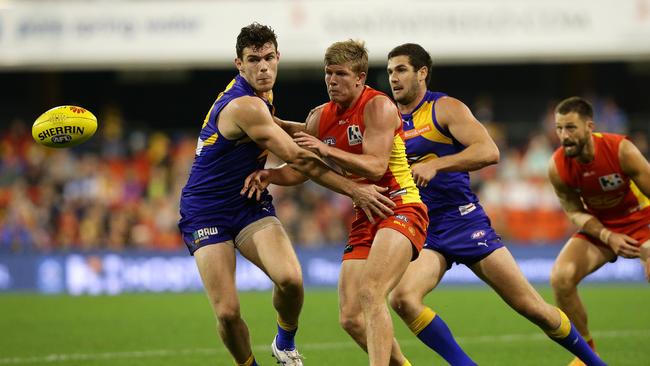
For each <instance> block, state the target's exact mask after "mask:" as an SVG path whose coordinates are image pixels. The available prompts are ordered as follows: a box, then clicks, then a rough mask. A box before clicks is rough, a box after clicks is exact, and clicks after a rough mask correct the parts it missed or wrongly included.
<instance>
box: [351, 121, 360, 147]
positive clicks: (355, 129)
mask: <svg viewBox="0 0 650 366" xmlns="http://www.w3.org/2000/svg"><path fill="white" fill-rule="evenodd" d="M362 142H363V135H362V134H361V129H360V128H359V126H357V125H352V126H348V144H349V145H350V146H354V145H359V144H360V143H362Z"/></svg>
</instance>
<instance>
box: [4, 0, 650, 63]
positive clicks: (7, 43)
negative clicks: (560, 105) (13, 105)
mask: <svg viewBox="0 0 650 366" xmlns="http://www.w3.org/2000/svg"><path fill="white" fill-rule="evenodd" d="M254 21H257V22H259V23H262V24H267V25H270V26H272V27H273V28H274V29H275V30H276V33H277V34H278V41H279V44H280V45H279V49H280V51H281V53H282V58H283V62H284V63H285V65H286V63H292V64H306V65H320V64H321V62H322V57H323V53H324V50H325V49H326V48H327V46H328V45H330V44H331V43H332V42H335V41H340V40H345V39H349V38H353V39H362V40H364V41H366V45H367V47H368V49H369V52H370V57H371V62H373V63H376V64H379V63H383V62H384V60H385V58H386V54H387V52H388V51H389V50H390V49H391V48H392V47H394V46H396V45H398V44H401V43H405V42H415V43H420V44H422V45H423V46H424V47H425V48H426V49H428V50H429V51H430V52H431V53H432V56H433V57H434V59H435V60H436V62H437V63H458V62H465V63H467V62H469V63H487V62H537V61H568V60H639V59H642V60H648V59H650V0H619V1H606V0H571V1H567V0H547V1H537V0H432V1H426V0H421V1H417V0H415V1H413V0H412V1H401V2H395V1H388V0H372V1H345V0H327V1H326V0H315V1H308V0H269V1H258V0H246V1H237V0H220V1H197V0H194V1H162V0H160V1H83V2H82V1H68V0H61V1H17V0H4V1H3V0H0V68H5V69H6V68H62V67H63V68H95V67H138V66H141V67H168V66H170V65H180V66H185V67H225V66H229V65H231V62H232V59H233V58H234V52H235V51H234V48H235V38H236V36H237V34H238V33H239V30H240V29H241V27H243V26H245V25H247V24H250V23H251V22H254Z"/></svg>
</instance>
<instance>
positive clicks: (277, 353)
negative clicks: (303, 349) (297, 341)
mask: <svg viewBox="0 0 650 366" xmlns="http://www.w3.org/2000/svg"><path fill="white" fill-rule="evenodd" d="M271 350H272V351H273V357H275V359H276V360H278V363H279V364H280V365H282V366H303V365H302V356H301V355H300V353H298V350H296V349H294V350H292V351H284V350H280V349H278V346H276V345H275V338H273V343H271Z"/></svg>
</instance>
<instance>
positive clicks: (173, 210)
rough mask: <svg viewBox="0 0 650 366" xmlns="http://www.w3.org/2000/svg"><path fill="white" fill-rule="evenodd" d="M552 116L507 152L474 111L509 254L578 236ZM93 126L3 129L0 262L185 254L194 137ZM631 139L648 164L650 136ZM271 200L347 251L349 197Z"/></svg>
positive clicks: (607, 114) (482, 190) (484, 173)
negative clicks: (557, 186) (491, 142)
mask: <svg viewBox="0 0 650 366" xmlns="http://www.w3.org/2000/svg"><path fill="white" fill-rule="evenodd" d="M554 104H555V103H553V102H552V101H551V102H549V110H548V111H547V113H546V114H545V115H543V116H542V117H540V118H539V121H538V122H533V123H530V122H529V123H528V125H529V126H530V131H531V132H530V134H529V135H528V138H527V139H525V142H524V143H520V144H514V143H512V141H511V140H512V139H510V138H509V136H508V131H509V128H508V125H506V124H501V123H498V122H495V121H494V118H493V113H492V112H491V108H490V102H489V99H488V100H481V99H477V101H475V103H474V105H473V106H472V109H473V110H474V113H475V114H476V116H477V117H478V118H479V120H481V121H482V122H483V123H484V124H485V125H486V127H487V128H488V130H489V131H490V133H491V135H492V136H493V138H494V139H495V141H496V142H497V144H498V146H499V148H500V150H501V161H500V163H499V164H498V165H496V166H492V167H489V168H485V169H482V170H480V171H478V172H475V174H473V175H472V183H473V185H474V186H475V187H474V188H475V189H476V191H477V192H479V196H480V199H481V202H482V204H483V205H484V207H485V209H486V211H487V212H488V213H489V215H490V217H491V218H492V221H493V224H494V227H495V229H496V230H497V232H498V233H499V234H501V235H502V237H503V238H504V239H505V240H507V241H508V242H517V243H520V244H529V245H538V244H547V243H557V244H560V241H561V240H563V239H565V238H566V237H567V236H568V234H569V233H570V232H571V231H572V230H573V228H572V226H571V224H570V223H569V222H568V220H567V219H566V216H565V215H564V214H563V213H562V211H561V208H560V206H559V203H558V201H557V199H556V197H555V195H554V193H553V190H552V187H551V186H550V184H549V183H548V181H547V178H546V166H547V162H548V159H549V157H550V156H551V154H552V152H553V150H554V149H555V147H556V146H557V140H556V139H555V135H554V131H553V111H552V106H553V105H554ZM594 104H595V107H596V118H595V119H596V122H597V123H598V125H597V126H598V129H599V130H604V131H611V132H617V133H628V132H629V131H628V130H627V129H628V127H627V119H626V116H625V113H624V112H623V111H621V109H620V108H619V107H618V106H617V105H616V103H615V102H614V101H613V100H611V99H606V98H603V99H598V100H597V102H596V103H594ZM98 117H99V121H100V128H99V131H98V133H97V135H96V136H95V137H94V138H93V139H91V140H90V141H88V142H86V143H85V144H83V145H81V146H78V147H75V148H72V149H49V148H45V147H42V146H40V145H37V144H36V143H34V141H33V140H32V137H31V132H30V125H29V124H28V123H27V122H26V121H23V120H19V119H16V120H13V121H10V122H8V123H5V122H3V123H2V127H1V128H0V136H1V137H0V172H1V173H0V252H12V253H24V252H35V251H36V252H50V251H58V250H82V251H86V250H101V249H108V250H122V249H125V248H131V249H147V250H182V249H183V242H182V240H181V238H180V235H179V232H178V229H177V226H176V223H177V220H178V197H179V194H180V189H181V187H182V185H183V184H184V183H185V181H186V179H187V174H188V172H189V167H190V166H191V164H192V159H193V156H194V149H195V144H196V140H195V138H196V137H195V134H196V132H197V131H193V130H192V131H190V130H184V131H174V132H163V131H162V130H160V131H148V130H146V129H145V128H142V129H137V128H133V127H132V126H129V127H128V129H127V128H126V127H127V126H125V124H127V123H128V122H126V121H125V118H124V117H123V116H122V113H121V111H120V110H119V109H118V108H115V107H107V108H106V109H105V110H104V111H102V113H101V114H100V115H99V116H98ZM536 123H537V124H536ZM127 131H128V132H127ZM631 138H632V139H633V140H634V142H635V144H636V145H637V146H638V147H639V148H640V149H641V151H642V152H643V153H644V154H645V155H646V156H647V155H648V139H647V136H646V135H645V133H644V132H637V133H634V134H633V135H632V136H631ZM271 193H272V195H273V197H274V203H275V206H276V209H277V213H278V216H279V218H280V220H281V221H282V222H283V223H284V225H285V228H286V229H287V231H288V233H289V236H290V237H291V239H292V240H293V242H294V243H296V244H298V245H301V246H320V245H340V244H341V243H342V242H343V241H344V240H345V238H346V231H347V229H346V227H347V225H349V223H350V222H351V220H352V214H353V211H352V207H351V203H350V201H349V199H348V198H347V197H344V196H342V195H338V194H336V193H333V192H331V191H328V190H327V189H325V188H322V187H320V186H318V185H316V184H312V183H310V182H307V183H306V184H304V185H303V186H299V187H271Z"/></svg>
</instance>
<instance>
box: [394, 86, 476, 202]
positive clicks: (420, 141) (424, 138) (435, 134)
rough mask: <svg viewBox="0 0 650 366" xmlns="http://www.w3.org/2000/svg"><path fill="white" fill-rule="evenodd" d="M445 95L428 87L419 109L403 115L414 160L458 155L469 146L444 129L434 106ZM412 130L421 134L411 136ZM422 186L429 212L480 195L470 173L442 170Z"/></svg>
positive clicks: (407, 142) (407, 150)
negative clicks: (473, 186)
mask: <svg viewBox="0 0 650 366" xmlns="http://www.w3.org/2000/svg"><path fill="white" fill-rule="evenodd" d="M444 96H446V94H444V93H439V92H432V91H430V90H427V93H426V94H425V96H424V99H423V100H422V102H420V104H419V105H418V106H417V107H416V108H415V110H414V111H413V112H411V113H410V114H403V115H402V121H403V125H404V134H405V135H406V136H407V139H406V155H407V157H408V159H409V162H410V163H415V162H418V161H420V162H422V161H425V160H428V159H435V158H437V157H441V156H446V155H452V154H456V153H458V152H460V151H462V150H463V149H465V146H464V145H462V144H461V143H459V142H458V141H456V139H455V138H454V137H453V136H452V135H451V133H450V132H449V131H448V130H447V129H443V128H442V127H441V126H440V125H439V124H438V121H437V119H436V112H435V108H434V105H435V103H436V101H437V100H438V99H440V98H442V97H444ZM410 130H416V131H417V133H414V135H412V136H411V135H409V132H408V131H410ZM414 132H415V131H414ZM419 189H420V196H421V197H422V201H424V203H425V204H426V205H427V207H428V208H429V212H431V211H432V210H435V209H439V208H450V207H453V206H456V207H457V206H461V205H466V204H468V203H477V202H478V198H477V197H476V195H475V194H474V192H472V190H471V189H470V182H469V173H467V172H438V174H436V176H435V177H434V178H433V179H432V180H431V181H430V182H429V184H428V185H427V187H424V188H422V187H419Z"/></svg>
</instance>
